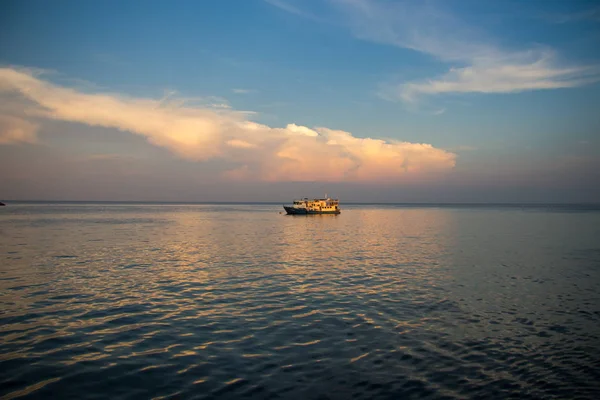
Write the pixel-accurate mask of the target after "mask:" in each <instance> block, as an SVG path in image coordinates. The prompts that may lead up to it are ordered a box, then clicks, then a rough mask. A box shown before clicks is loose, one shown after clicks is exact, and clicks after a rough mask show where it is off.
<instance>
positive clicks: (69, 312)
mask: <svg viewBox="0 0 600 400" xmlns="http://www.w3.org/2000/svg"><path fill="white" fill-rule="evenodd" d="M279 208H280V206H273V205H134V204H128V205H112V204H95V205H91V204H88V205H81V204H80V205H77V204H75V205H74V204H62V205H61V204H52V205H44V204H36V205H32V204H21V205H11V206H10V207H7V208H6V209H3V210H2V211H1V212H0V234H1V235H2V238H3V240H2V241H1V242H0V257H2V259H3V262H2V269H1V270H0V271H1V275H0V304H1V305H2V313H1V315H0V321H1V323H2V324H1V328H0V335H1V336H0V350H1V351H0V353H1V355H0V371H1V372H0V379H1V381H2V382H3V384H2V388H1V389H0V395H2V396H7V397H8V398H11V397H15V396H17V395H25V394H27V393H31V394H32V395H33V394H35V395H36V396H48V397H60V398H65V397H71V396H72V397H78V398H85V397H91V396H93V394H99V393H101V394H102V395H103V397H111V398H115V397H136V396H142V397H158V396H170V395H173V396H175V397H192V396H195V397H211V396H215V397H233V398H239V397H244V396H246V397H252V398H268V397H271V396H274V395H279V396H282V397H286V398H290V397H292V398H307V396H308V397H310V398H315V397H318V396H319V395H320V394H323V395H327V396H329V397H330V398H348V397H351V396H355V397H357V398H372V397H398V396H400V397H401V396H405V397H415V398H441V397H444V396H446V397H454V398H464V397H472V396H480V397H486V398H492V397H503V398H504V397H511V396H513V397H516V396H518V397H528V396H529V397H556V398H564V397H569V398H574V397H581V398H592V397H593V393H594V391H595V390H597V389H598V387H597V385H596V384H595V383H594V382H597V378H598V373H597V370H596V369H594V368H595V366H597V365H598V361H599V360H600V358H599V354H600V352H599V345H598V343H600V341H599V340H598V339H599V334H600V329H599V328H598V326H600V324H598V322H599V319H600V310H599V309H598V304H600V302H599V301H598V300H599V299H598V293H600V291H599V289H600V280H599V279H598V278H599V276H598V274H599V269H598V266H599V265H600V248H598V243H600V228H599V227H600V223H599V222H600V218H599V217H600V213H598V212H594V211H589V212H580V213H563V212H556V211H552V210H545V211H541V212H540V211H539V210H533V211H535V212H532V211H528V210H521V209H510V208H509V209H502V208H493V207H490V208H448V207H446V208H445V207H436V208H433V207H429V208H427V207H422V208H418V207H412V208H402V207H396V208H394V207H383V206H354V207H348V208H347V209H344V211H343V212H342V214H341V215H338V216H331V215H328V216H298V217H290V216H285V215H280V214H279V211H280V210H279Z"/></svg>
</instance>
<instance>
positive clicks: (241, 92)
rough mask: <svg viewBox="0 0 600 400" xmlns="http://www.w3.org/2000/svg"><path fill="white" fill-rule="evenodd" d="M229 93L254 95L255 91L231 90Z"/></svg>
mask: <svg viewBox="0 0 600 400" xmlns="http://www.w3.org/2000/svg"><path fill="white" fill-rule="evenodd" d="M231 91H232V92H233V93H235V94H248V93H254V92H255V91H254V90H252V89H231Z"/></svg>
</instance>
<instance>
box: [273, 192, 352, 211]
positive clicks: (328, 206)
mask: <svg viewBox="0 0 600 400" xmlns="http://www.w3.org/2000/svg"><path fill="white" fill-rule="evenodd" d="M325 197H326V198H324V199H308V198H306V197H305V198H304V199H301V200H294V203H293V204H292V205H291V206H285V205H284V206H283V208H284V209H285V212H286V213H288V214H290V215H311V214H339V213H340V212H341V210H340V201H339V200H338V199H331V198H329V197H327V196H325Z"/></svg>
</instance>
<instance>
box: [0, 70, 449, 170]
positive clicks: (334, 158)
mask: <svg viewBox="0 0 600 400" xmlns="http://www.w3.org/2000/svg"><path fill="white" fill-rule="evenodd" d="M0 93H1V94H2V97H0V113H2V114H4V115H3V116H1V118H0V144H9V143H14V142H19V141H21V142H34V141H35V131H36V128H37V126H36V125H35V124H33V123H32V122H29V121H27V120H26V117H25V116H31V115H33V116H35V117H37V118H40V117H42V118H49V119H55V120H61V121H70V122H77V123H82V124H87V125H90V126H102V127H106V128H114V129H118V130H120V131H124V132H130V133H133V134H137V135H142V136H144V137H146V138H147V140H148V141H149V142H150V143H152V144H153V145H156V146H160V147H164V148H167V149H169V150H170V151H171V152H172V153H174V154H176V155H178V156H180V157H183V158H185V159H188V160H192V161H205V160H209V159H220V160H224V161H227V162H228V163H229V164H234V165H236V166H235V167H234V168H230V169H229V170H226V171H223V175H224V176H225V177H227V178H229V179H233V180H235V179H244V180H265V181H371V182H374V181H398V182H400V181H407V180H411V181H412V180H418V179H419V178H420V177H421V176H425V175H428V176H430V175H431V173H436V172H439V171H445V170H449V169H451V168H453V167H454V165H455V159H456V155H455V154H454V153H451V152H448V151H445V150H442V149H437V148H435V147H433V146H432V145H430V144H421V143H408V142H400V141H384V140H380V139H371V138H356V137H354V136H352V134H351V133H349V132H344V131H339V130H332V129H328V128H321V127H317V128H314V129H311V128H308V127H305V126H298V125H295V124H289V125H287V126H286V127H285V128H272V127H269V126H267V125H263V124H258V123H255V122H252V121H249V120H248V119H247V114H246V113H243V112H237V111H233V110H229V109H219V110H215V109H211V108H209V107H200V106H190V105H185V103H183V104H182V103H181V102H180V103H175V102H173V101H171V102H169V103H165V102H164V101H160V100H155V99H146V98H134V97H128V96H123V95H119V94H106V93H102V94H101V93H97V94H94V93H83V92H81V91H77V90H75V89H72V88H67V87H63V86H59V85H55V84H53V83H50V82H48V81H45V80H42V79H41V78H40V77H39V75H37V74H35V73H32V72H31V71H29V70H24V69H15V68H0ZM11 94H12V95H13V96H14V94H18V95H19V96H20V97H21V101H22V100H23V99H26V100H27V104H26V106H25V110H26V112H25V113H24V115H25V116H23V115H19V116H16V115H10V114H14V110H13V111H12V112H11V111H9V109H10V108H11V107H9V106H8V103H9V102H10V101H9V100H8V96H10V95H11ZM12 101H14V100H12ZM15 132H16V133H15Z"/></svg>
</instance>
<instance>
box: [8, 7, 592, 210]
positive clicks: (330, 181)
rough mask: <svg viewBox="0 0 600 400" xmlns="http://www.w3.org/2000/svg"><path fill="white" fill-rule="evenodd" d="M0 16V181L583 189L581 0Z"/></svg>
mask: <svg viewBox="0 0 600 400" xmlns="http://www.w3.org/2000/svg"><path fill="white" fill-rule="evenodd" d="M0 26H1V28H0V32H1V34H0V63H1V64H2V67H3V72H4V75H3V76H2V78H1V79H2V81H0V96H1V97H0V168H1V171H2V172H0V183H2V185H1V186H2V187H3V188H4V192H5V193H0V197H2V196H4V198H5V199H27V198H35V199H46V198H47V199H98V200H111V199H115V200H181V201H206V200H240V201H241V200H266V201H268V200H274V201H280V200H285V199H287V197H289V196H312V195H315V196H316V195H321V194H322V193H321V191H323V189H324V188H331V189H332V190H329V192H330V193H331V192H334V191H337V192H338V193H340V194H343V195H344V196H345V197H346V198H347V199H349V200H351V201H440V200H441V201H467V202H468V201H499V202H501V201H548V202H553V201H600V189H597V188H598V186H600V173H599V172H598V170H599V167H600V114H599V113H598V112H597V109H598V105H599V104H600V85H599V84H598V81H599V80H600V51H599V50H598V49H600V6H599V5H598V3H597V2H595V1H566V0H565V1H528V2H521V1H512V0H511V1H508V0H507V1H496V2H492V1H489V2H480V1H474V0H460V1H458V0H455V1H418V2H417V1H414V2H403V1H367V0H307V1H293V0H265V1H263V0H248V1H233V0H222V1H201V2H198V1H175V2H167V1H126V2H122V1H119V2H117V1H103V2H81V1H55V2H46V1H27V2H22V1H5V2H3V3H2V5H0ZM82 96H83V97H82ZM86 96H87V97H86ZM107 98H110V101H111V102H110V104H109V103H107V101H106V100H107ZM152 102H155V103H152ZM86 107H87V108H86ZM103 107H105V109H103ZM156 107H158V108H160V113H158V114H157V115H156V116H155V115H153V114H152V112H151V110H152V109H154V108H156ZM148 116H150V117H148ZM155 117H156V118H155ZM154 118H155V119H154ZM150 120H152V121H153V122H152V123H151V122H150ZM253 124H254V125H253ZM177 127H179V128H177ZM299 127H300V128H299ZM304 127H306V129H304ZM340 132H343V133H340ZM423 144H425V145H430V146H429V147H427V146H423ZM15 171H18V173H15ZM74 171H77V174H76V175H74V174H75V172H74ZM324 171H325V172H324ZM124 177H128V178H127V179H125V178H124ZM76 182H79V183H76ZM365 188H368V190H364V189H365ZM315 191H318V193H312V192H315ZM307 192H310V193H307ZM100 197H101V198H100Z"/></svg>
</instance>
